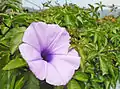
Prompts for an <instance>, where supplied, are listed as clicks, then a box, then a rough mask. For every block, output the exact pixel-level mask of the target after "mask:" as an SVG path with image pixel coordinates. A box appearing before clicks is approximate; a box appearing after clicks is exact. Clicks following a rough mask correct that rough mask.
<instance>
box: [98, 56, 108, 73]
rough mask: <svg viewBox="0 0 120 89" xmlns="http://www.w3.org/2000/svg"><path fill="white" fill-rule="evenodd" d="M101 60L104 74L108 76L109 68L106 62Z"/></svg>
mask: <svg viewBox="0 0 120 89" xmlns="http://www.w3.org/2000/svg"><path fill="white" fill-rule="evenodd" d="M99 58H100V69H101V70H102V74H103V75H105V74H108V66H107V62H106V61H105V59H103V58H101V57H99Z"/></svg>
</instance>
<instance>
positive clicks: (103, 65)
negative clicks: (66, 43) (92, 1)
mask: <svg viewBox="0 0 120 89" xmlns="http://www.w3.org/2000/svg"><path fill="white" fill-rule="evenodd" d="M7 1H8V2H7ZM13 1H14V2H13ZM2 2H4V3H2V4H0V12H1V13H0V78H1V79H0V89H40V87H41V89H46V88H45V87H47V86H44V87H43V86H42V84H40V81H39V80H38V79H36V77H35V76H34V75H33V74H32V73H31V72H30V71H29V69H28V67H27V66H26V63H25V61H24V59H22V57H21V55H20V53H19V50H18V46H19V44H20V43H21V42H22V36H23V33H24V31H25V29H26V28H27V27H28V26H29V24H30V23H31V22H33V21H44V22H46V23H55V24H59V25H60V26H62V27H65V28H66V29H67V30H68V32H69V33H70V35H71V47H74V48H75V49H76V50H77V51H78V52H79V54H80V56H81V65H80V68H79V69H78V70H77V71H76V73H75V75H74V76H73V78H72V80H71V81H70V82H69V83H68V84H67V85H66V86H67V89H110V87H112V88H113V89H115V87H116V82H117V81H118V79H119V77H120V76H119V66H120V37H119V35H120V25H119V23H120V17H117V18H116V21H113V22H112V21H110V20H107V21H103V22H99V13H98V12H97V11H98V10H99V9H101V10H103V7H104V5H102V3H101V2H100V3H96V4H97V5H98V6H97V7H94V6H93V5H89V6H90V8H89V9H84V8H79V7H78V6H77V5H74V4H69V5H68V4H65V5H63V6H59V5H58V6H52V5H51V4H50V2H49V3H45V4H44V6H47V7H49V9H45V10H42V11H41V12H27V11H24V10H23V9H22V8H21V7H20V6H19V5H20V4H18V3H19V1H18V0H4V1H2ZM0 3H1V2H0ZM6 3H7V4H6ZM17 5H18V6H17ZM9 10H10V12H9ZM100 20H101V21H102V20H103V19H100ZM48 86H50V85H48ZM49 89H50V88H49ZM54 89H65V87H64V86H57V87H56V86H55V87H54Z"/></svg>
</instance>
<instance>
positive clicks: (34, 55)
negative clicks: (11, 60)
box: [19, 43, 42, 61]
mask: <svg viewBox="0 0 120 89" xmlns="http://www.w3.org/2000/svg"><path fill="white" fill-rule="evenodd" d="M19 50H20V53H21V55H22V57H23V58H24V59H25V60H26V61H32V60H36V59H42V58H41V54H40V53H39V52H38V51H37V50H36V49H35V48H33V47H32V46H30V45H28V44H25V43H23V44H21V45H20V46H19Z"/></svg>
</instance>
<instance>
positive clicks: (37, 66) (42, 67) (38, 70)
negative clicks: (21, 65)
mask: <svg viewBox="0 0 120 89" xmlns="http://www.w3.org/2000/svg"><path fill="white" fill-rule="evenodd" d="M28 65H29V68H30V70H31V71H32V72H33V73H34V74H35V76H36V77H37V78H38V79H40V80H44V79H45V78H46V74H47V62H46V61H44V60H36V61H30V62H28Z"/></svg>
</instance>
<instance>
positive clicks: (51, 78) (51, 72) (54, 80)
mask: <svg viewBox="0 0 120 89" xmlns="http://www.w3.org/2000/svg"><path fill="white" fill-rule="evenodd" d="M46 82H47V83H49V84H52V85H55V86H58V85H65V84H64V81H63V79H62V78H61V76H60V74H59V72H58V71H57V70H56V68H55V67H54V66H53V65H52V64H50V63H48V70H47V76H46Z"/></svg>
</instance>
